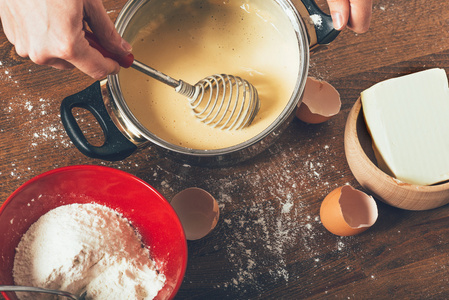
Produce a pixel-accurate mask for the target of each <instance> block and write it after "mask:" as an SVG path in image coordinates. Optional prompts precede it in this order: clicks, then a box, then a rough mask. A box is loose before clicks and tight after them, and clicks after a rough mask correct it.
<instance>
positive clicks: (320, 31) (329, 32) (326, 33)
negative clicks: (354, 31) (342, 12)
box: [301, 0, 340, 45]
mask: <svg viewBox="0 0 449 300" xmlns="http://www.w3.org/2000/svg"><path fill="white" fill-rule="evenodd" d="M301 1H302V3H303V4H304V6H305V7H306V9H307V11H308V12H309V15H310V16H313V15H318V16H320V18H321V22H319V24H314V27H315V31H316V36H317V43H318V44H320V45H326V44H329V43H330V42H332V41H333V40H334V39H335V38H336V37H337V36H338V34H339V33H340V31H339V30H336V29H335V28H334V25H333V23H332V17H331V16H330V15H328V14H326V13H324V12H323V11H322V10H321V9H320V8H319V7H318V5H317V4H316V3H315V1H314V0H301Z"/></svg>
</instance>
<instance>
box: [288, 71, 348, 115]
mask: <svg viewBox="0 0 449 300" xmlns="http://www.w3.org/2000/svg"><path fill="white" fill-rule="evenodd" d="M340 108H341V100H340V93H338V91H337V90H336V89H335V88H334V87H333V86H332V85H330V84H329V83H327V82H326V81H322V80H317V79H315V78H313V77H308V78H307V81H306V86H305V88H304V93H303V96H302V101H301V103H300V104H299V106H298V108H297V110H296V117H298V119H300V120H301V121H303V122H306V123H309V124H319V123H323V122H326V121H327V120H329V119H330V118H332V117H333V116H335V115H337V114H338V113H339V112H340Z"/></svg>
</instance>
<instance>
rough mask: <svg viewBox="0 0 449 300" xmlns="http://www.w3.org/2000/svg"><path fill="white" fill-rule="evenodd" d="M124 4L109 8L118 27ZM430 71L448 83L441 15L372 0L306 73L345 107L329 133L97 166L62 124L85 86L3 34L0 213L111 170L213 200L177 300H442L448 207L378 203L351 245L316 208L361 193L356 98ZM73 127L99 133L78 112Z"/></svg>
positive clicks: (147, 153) (421, 5) (448, 43)
mask: <svg viewBox="0 0 449 300" xmlns="http://www.w3.org/2000/svg"><path fill="white" fill-rule="evenodd" d="M124 3H125V1H124V0H106V1H104V4H105V6H106V9H107V11H108V13H109V15H110V16H111V18H112V19H114V20H115V18H116V17H117V15H118V13H119V11H120V9H121V7H122V6H123V4H124ZM319 3H320V5H322V6H323V9H325V8H324V7H325V1H324V0H322V1H319ZM432 67H440V68H445V69H446V70H449V4H448V3H447V2H446V1H428V0H413V1H411V0H377V1H374V6H373V19H372V23H371V28H370V30H369V31H368V32H367V33H365V34H355V33H353V32H351V31H349V30H345V31H343V32H342V33H341V34H340V36H339V37H338V38H337V39H336V40H335V41H334V42H332V43H331V44H330V45H329V46H328V47H327V48H325V49H321V50H320V51H317V52H315V53H313V54H312V56H311V60H310V71H309V74H310V75H311V76H314V77H317V78H319V79H324V80H326V81H328V82H330V83H331V84H332V85H334V86H335V88H337V89H338V91H339V92H340V94H341V100H342V109H341V112H340V114H339V115H337V116H336V117H335V118H333V119H331V120H330V121H328V122H326V123H324V124H320V125H307V124H304V123H302V122H301V121H299V120H297V119H295V120H294V121H293V122H292V123H291V124H290V125H289V127H288V128H287V130H286V131H285V132H284V133H283V134H282V135H281V136H280V139H279V141H278V142H277V143H276V144H274V145H273V146H271V147H270V148H269V149H268V150H266V151H265V152H263V153H262V154H260V155H258V156H256V157H255V158H253V159H250V160H248V161H246V162H244V163H241V164H239V165H236V166H232V167H227V168H213V169H211V168H204V167H197V166H192V165H186V164H184V163H180V162H176V161H173V160H171V159H169V158H166V157H164V156H162V155H160V153H159V151H157V149H156V148H155V146H152V145H147V146H146V147H142V148H139V150H138V151H137V152H136V153H135V154H133V155H132V156H130V157H129V158H127V159H125V160H123V161H118V162H106V161H101V160H96V159H90V158H87V157H85V156H84V155H82V154H81V153H80V152H79V151H78V150H77V149H76V148H75V147H74V146H73V144H72V143H71V141H70V139H69V138H68V137H67V135H66V133H65V131H64V128H63V126H62V124H61V121H60V116H59V106H60V102H61V100H62V99H63V98H64V97H66V96H68V95H71V94H74V93H75V92H77V91H80V90H82V89H84V88H85V87H87V86H88V85H90V84H91V83H92V82H93V81H92V80H91V79H90V78H88V77H87V76H85V75H83V74H81V73H80V72H78V71H76V70H74V71H59V70H55V69H52V68H49V67H45V66H38V65H35V64H33V63H32V62H30V61H29V60H27V59H23V58H20V57H19V56H17V55H16V53H15V50H14V47H13V46H12V45H11V44H9V42H8V41H7V39H6V38H5V35H4V34H3V31H1V30H0V203H3V202H4V201H5V200H6V198H7V197H8V196H9V195H10V194H11V193H12V192H13V191H14V190H15V189H17V188H18V187H19V186H20V185H21V184H23V183H24V182H26V181H27V180H29V179H31V178H32V177H34V176H36V175H38V174H41V173H43V172H45V171H48V170H52V169H55V168H58V167H63V166H69V165H78V164H93V165H103V166H109V167H113V168H116V169H120V170H124V171H126V172H129V173H131V174H134V175H136V176H138V177H140V178H142V179H143V180H145V181H146V182H148V183H149V184H151V185H152V186H154V187H155V188H156V189H157V190H159V191H160V192H161V193H162V194H163V195H164V196H165V197H166V198H167V199H171V197H173V196H174V195H175V194H176V193H177V192H179V191H181V190H183V189H185V188H188V187H193V186H197V187H201V188H204V189H206V190H207V191H209V192H210V193H211V194H212V195H214V196H215V197H216V198H217V200H218V202H219V206H220V210H221V216H220V220H219V222H218V225H217V227H216V228H215V229H214V230H213V231H212V232H211V233H210V234H209V235H208V236H206V237H205V238H203V239H201V240H197V241H189V242H188V251H189V259H188V266H187V271H186V274H185V278H184V281H183V284H182V286H181V288H180V290H179V292H178V294H177V299H222V298H229V299H248V298H265V299H277V298H284V299H303V298H310V299H318V298H319V299H321V298H337V299H381V298H384V299H385V298H393V297H394V298H397V299H405V298H407V299H423V298H433V299H444V298H448V297H449V242H448V241H449V226H448V225H449V217H448V215H449V207H448V206H445V207H442V208H438V209H434V210H430V211H421V212H414V211H405V210H401V209H397V208H393V207H390V206H387V205H385V204H383V203H381V202H378V208H379V218H378V220H377V223H376V224H375V225H374V226H373V227H372V228H371V229H369V230H368V231H366V232H365V233H362V234H361V235H358V236H354V237H338V236H335V235H333V234H331V233H329V232H328V231H326V230H325V229H324V227H323V226H322V224H321V222H320V218H319V208H320V204H321V201H322V200H323V198H324V197H325V196H326V195H327V194H328V193H329V192H330V191H332V190H333V189H334V188H336V187H339V186H342V185H345V184H350V185H352V186H353V187H355V188H359V189H361V187H360V185H359V184H358V183H357V181H356V180H355V179H354V177H353V175H352V174H351V171H350V170H349V168H348V165H347V162H346V158H345V155H344V148H343V146H344V145H343V133H344V126H345V121H346V118H347V116H348V113H349V110H350V109H351V107H352V105H353V103H354V102H355V101H356V99H357V98H358V96H359V94H360V92H361V91H362V90H364V89H366V88H368V87H370V86H371V85H373V84H374V83H376V82H379V81H381V80H384V79H388V78H391V77H396V76H399V75H403V74H408V73H411V72H415V71H420V70H423V69H427V68H432ZM80 122H82V123H83V124H84V126H87V128H89V127H92V128H96V126H97V125H96V124H95V122H94V121H93V120H91V119H89V115H86V116H85V114H83V112H80ZM92 130H94V132H95V129H92ZM94 138H95V137H94ZM97 138H98V137H97ZM0 242H2V243H4V242H7V241H0Z"/></svg>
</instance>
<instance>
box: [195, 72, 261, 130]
mask: <svg viewBox="0 0 449 300" xmlns="http://www.w3.org/2000/svg"><path fill="white" fill-rule="evenodd" d="M189 103H190V107H191V109H192V110H193V112H194V114H195V116H196V117H197V118H199V119H200V121H202V122H204V123H206V124H208V125H210V126H212V127H218V128H220V129H226V130H231V129H242V128H244V127H246V126H248V125H249V124H251V122H252V121H253V120H254V118H255V115H256V114H257V112H258V111H259V108H260V102H259V98H258V94H257V91H256V89H255V88H254V86H253V85H251V84H250V83H249V82H248V81H246V80H244V79H242V78H240V77H238V76H232V75H225V74H216V75H212V76H208V77H206V78H204V79H203V80H201V81H199V82H198V83H197V84H196V85H195V93H194V96H193V97H189Z"/></svg>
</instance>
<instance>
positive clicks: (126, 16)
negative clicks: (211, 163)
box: [107, 0, 309, 157]
mask: <svg viewBox="0 0 449 300" xmlns="http://www.w3.org/2000/svg"><path fill="white" fill-rule="evenodd" d="M149 1H151V0H128V2H127V3H126V4H125V5H124V6H123V8H122V10H121V11H120V13H119V15H118V17H117V19H116V22H115V26H116V28H117V31H118V33H119V34H120V35H123V34H124V32H125V30H126V28H127V26H128V24H129V23H130V21H131V20H132V18H133V17H134V15H135V14H136V12H137V11H138V10H139V9H140V8H141V7H142V6H143V5H144V4H146V3H147V2H149ZM273 1H275V2H276V3H277V4H278V5H280V7H281V8H282V10H283V11H284V12H285V14H286V16H287V18H288V19H289V20H290V23H291V25H292V29H293V30H294V31H295V34H296V37H297V42H298V47H299V51H300V53H298V55H302V60H301V58H300V63H299V68H298V74H297V81H296V84H295V87H294V90H293V93H292V95H291V96H290V100H289V101H288V103H287V105H286V107H285V108H284V109H283V110H282V112H281V113H280V115H279V116H278V117H277V118H276V119H275V120H274V121H273V122H272V123H271V124H270V125H269V126H268V127H267V128H265V129H264V130H263V131H262V132H260V133H259V134H257V135H256V136H254V137H252V138H251V139H249V140H247V141H245V142H242V143H239V144H236V145H233V146H230V147H226V148H220V149H212V150H202V149H192V148H186V147H181V146H178V145H174V144H172V143H169V142H167V141H165V140H163V139H161V138H159V137H158V136H156V135H155V134H153V133H152V132H150V131H149V130H148V129H147V128H145V127H144V126H143V125H142V124H141V123H140V122H139V121H138V119H137V118H136V117H135V116H134V114H133V113H132V112H131V110H130V108H129V107H128V105H127V104H126V100H125V99H124V97H123V93H122V91H121V88H120V81H119V76H118V74H115V75H109V76H108V78H107V83H108V87H109V90H110V93H111V95H112V98H113V101H114V102H115V104H116V105H115V107H116V109H117V110H118V113H119V114H120V117H121V118H122V119H124V120H125V122H126V124H127V125H128V126H130V125H131V124H132V126H133V127H134V128H128V130H129V131H132V132H134V133H136V135H138V136H141V137H143V138H144V139H146V140H147V141H150V142H152V143H153V144H156V145H158V146H160V147H162V148H164V149H166V150H170V151H173V152H176V153H180V154H187V155H191V156H200V157H202V156H205V157H211V156H220V155H226V154H229V153H234V152H237V151H239V150H242V149H246V148H248V147H250V146H252V145H255V144H257V143H261V142H263V140H264V139H265V138H266V137H267V136H269V135H270V134H272V133H276V134H279V132H277V129H278V128H279V127H282V125H283V123H284V122H286V121H288V119H289V117H290V116H291V114H292V113H293V112H294V110H296V108H297V106H298V104H299V102H300V101H301V96H302V94H303V91H304V87H305V83H306V79H307V74H308V70H309V42H308V39H309V38H308V35H307V29H306V26H305V24H304V22H303V19H302V18H301V15H300V13H299V12H298V10H297V9H296V7H295V6H294V5H293V4H292V2H291V1H290V0H273Z"/></svg>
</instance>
